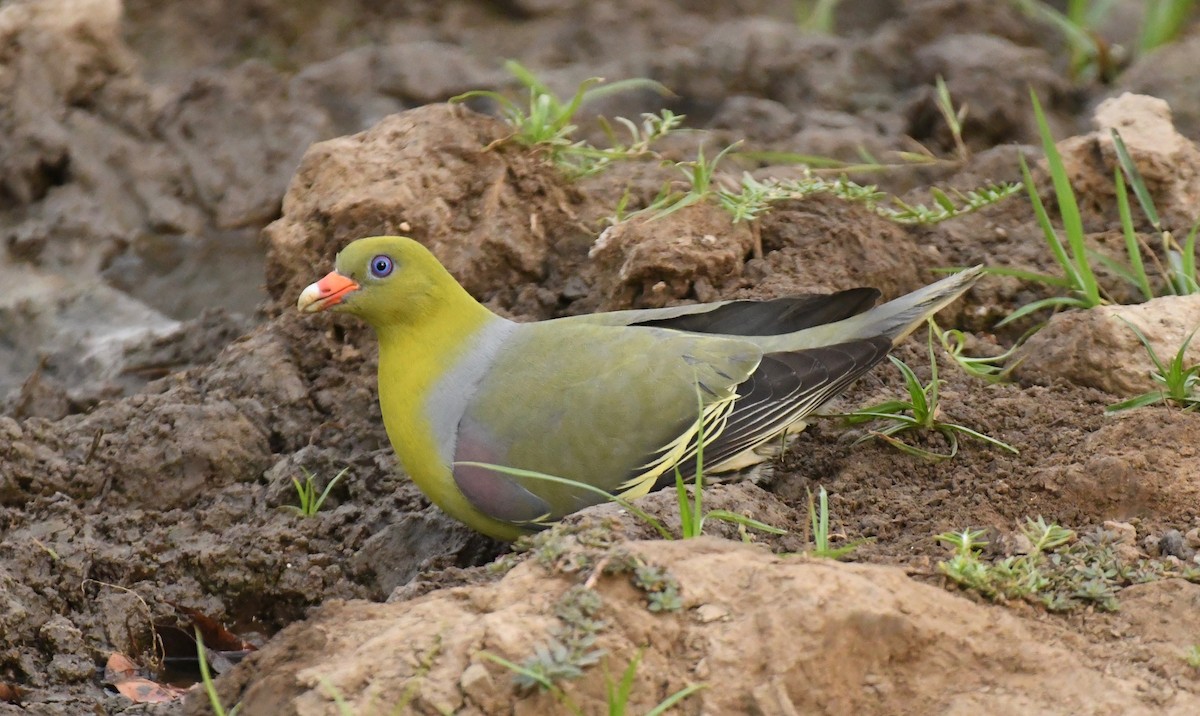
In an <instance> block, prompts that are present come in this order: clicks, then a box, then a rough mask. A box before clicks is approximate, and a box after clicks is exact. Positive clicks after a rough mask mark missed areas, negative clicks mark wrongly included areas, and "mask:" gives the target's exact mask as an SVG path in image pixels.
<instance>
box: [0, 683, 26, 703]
mask: <svg viewBox="0 0 1200 716" xmlns="http://www.w3.org/2000/svg"><path fill="white" fill-rule="evenodd" d="M21 696H22V694H21V689H19V688H17V687H16V686H13V685H11V684H0V701H3V702H4V703H8V704H20V703H21Z"/></svg>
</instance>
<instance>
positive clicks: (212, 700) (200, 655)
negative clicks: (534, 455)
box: [196, 627, 242, 716]
mask: <svg viewBox="0 0 1200 716" xmlns="http://www.w3.org/2000/svg"><path fill="white" fill-rule="evenodd" d="M196 656H197V659H198V661H199V663H200V681H201V683H203V684H204V693H205V694H207V695H208V703H209V705H210V706H211V707H212V710H213V713H214V714H215V715H216V716H237V713H238V710H239V709H241V707H242V705H241V704H237V705H235V706H234V707H233V708H232V709H229V710H228V711H226V710H225V705H224V704H222V703H221V695H220V694H218V693H217V685H216V684H215V683H213V677H212V673H210V672H209V670H208V655H207V653H206V652H205V651H204V637H203V636H201V634H200V627H196Z"/></svg>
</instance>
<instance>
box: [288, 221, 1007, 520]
mask: <svg viewBox="0 0 1200 716" xmlns="http://www.w3.org/2000/svg"><path fill="white" fill-rule="evenodd" d="M982 272H983V267H982V266H976V267H974V268H971V269H967V270H964V271H961V272H959V273H957V274H953V275H951V276H949V277H947V278H944V279H942V280H940V281H938V282H936V283H933V284H930V285H928V286H926V287H924V288H921V289H919V290H917V291H915V292H913V293H910V294H907V295H905V296H902V297H900V298H897V299H895V300H893V301H890V302H888V303H884V304H882V305H879V306H875V303H876V301H877V300H878V298H879V297H880V292H879V291H878V290H876V289H873V288H853V289H849V290H844V291H840V292H837V293H832V294H829V295H805V296H795V297H786V298H778V299H773V300H765V301H755V300H728V301H719V302H714V303H699V304H691V305H680V306H674V307H668V308H658V309H630V310H621V311H611V312H603V313H594V314H584V315H576V316H566V317H561V318H553V319H549V320H544V321H534V322H515V321H512V320H509V319H507V318H504V317H501V316H499V315H497V314H496V313H494V312H492V311H491V310H489V309H488V308H487V307H486V306H484V305H483V304H481V303H480V302H479V301H477V300H475V298H474V297H472V296H471V295H470V294H469V293H468V292H467V291H466V290H465V289H464V288H463V287H462V286H461V285H460V284H459V283H458V282H457V281H456V280H455V279H454V277H453V276H452V275H451V274H450V272H449V271H448V270H447V269H446V268H445V267H443V266H442V264H441V263H440V262H439V261H438V260H437V258H436V257H435V256H434V255H433V254H432V253H431V252H430V251H429V250H428V249H427V248H426V247H425V246H424V245H422V244H421V243H420V242H418V241H416V240H414V239H412V238H408V237H402V236H373V237H367V238H361V239H357V240H355V241H352V242H351V243H349V244H347V245H346V246H345V247H344V248H343V249H342V250H341V251H340V252H339V253H338V254H337V256H336V258H335V261H334V270H333V271H331V272H330V273H329V274H328V275H326V276H325V277H324V278H322V279H320V280H319V281H316V282H314V283H312V284H311V285H309V286H308V287H306V288H305V289H304V290H303V291H302V292H301V293H300V295H299V298H298V299H297V303H296V305H297V308H298V309H299V310H300V311H301V312H303V313H315V312H319V311H333V312H344V313H348V314H351V315H353V316H356V317H358V318H359V319H361V320H362V321H364V322H366V323H367V324H368V325H370V327H371V328H373V329H374V332H375V334H376V337H377V340H378V343H379V367H378V397H379V406H380V411H381V413H382V416H383V423H384V427H385V430H386V432H387V435H388V439H389V441H390V442H391V444H392V447H393V449H394V450H395V453H396V456H397V458H398V459H399V461H400V464H401V466H402V467H403V469H404V471H405V472H406V473H407V474H408V476H409V477H410V478H411V479H412V480H413V482H414V483H415V484H416V485H417V487H418V488H419V489H420V490H421V491H422V492H423V493H424V494H425V495H426V496H427V497H428V498H429V499H430V500H431V501H432V502H433V503H434V504H436V505H437V506H438V507H439V508H441V510H443V511H444V512H446V513H447V514H448V515H450V516H451V517H453V518H455V519H457V520H459V521H460V522H463V523H465V524H466V525H467V526H469V527H471V528H472V529H474V530H476V531H478V532H481V533H483V534H485V535H488V536H490V537H493V538H496V539H499V540H514V539H516V538H518V537H520V536H522V535H524V534H528V533H531V532H535V531H537V530H539V529H542V528H545V527H547V526H549V525H551V524H553V523H554V522H556V521H558V520H559V519H561V518H562V517H564V516H566V515H568V514H571V513H573V512H576V511H578V510H580V509H583V508H584V507H588V506H590V505H592V504H596V503H598V502H602V501H604V500H605V499H606V496H607V495H614V496H617V497H619V498H621V499H624V500H632V499H635V498H638V497H641V496H643V495H645V494H646V493H648V492H649V491H650V490H652V489H654V488H655V487H656V486H663V485H666V484H670V483H673V482H674V479H675V471H676V469H678V470H679V471H680V475H681V476H683V477H685V478H690V477H693V476H694V472H695V469H696V465H695V463H696V460H695V459H694V458H696V457H697V455H696V453H697V443H698V442H700V440H699V438H701V437H702V443H701V444H700V446H699V447H700V452H701V455H700V457H701V458H702V460H703V466H702V471H703V474H704V475H708V474H712V473H721V472H728V471H739V470H746V469H747V468H750V467H751V466H753V465H755V464H756V463H760V462H762V461H764V460H766V459H768V458H769V453H770V450H768V449H766V448H768V447H769V446H770V445H772V444H774V445H775V446H776V447H777V446H778V442H779V438H780V436H781V435H785V434H788V433H790V432H794V431H796V430H797V429H799V428H802V427H803V424H804V418H805V417H806V416H808V415H810V414H811V413H812V412H813V411H814V410H816V409H818V408H819V407H821V406H822V405H823V404H824V403H826V402H828V401H829V400H831V399H832V398H834V397H835V396H837V395H838V394H840V393H841V392H842V391H843V390H845V389H846V388H847V387H848V386H849V385H850V384H851V383H852V382H854V381H855V380H856V379H857V378H859V377H860V376H862V375H863V374H864V373H866V372H867V371H868V370H870V369H871V368H872V367H873V366H874V365H876V364H877V363H879V362H880V361H882V360H883V359H884V357H886V356H887V354H888V352H889V351H890V350H891V349H892V348H893V346H894V345H896V343H897V342H898V341H900V340H901V339H902V338H904V337H905V336H906V335H908V334H909V333H910V332H912V331H913V330H914V329H915V328H916V327H917V326H919V325H920V324H921V323H923V322H924V321H925V320H926V319H927V318H928V317H930V316H932V315H933V314H934V313H936V312H937V311H939V310H940V309H942V308H943V307H944V306H946V305H947V304H949V303H951V302H952V301H954V300H955V299H956V298H958V297H959V296H960V295H961V294H962V293H963V292H965V291H966V290H967V289H968V288H970V287H971V285H972V284H974V283H975V281H976V280H977V279H978V278H979V277H980V275H981V274H982ZM516 471H526V472H521V473H518V472H516ZM529 472H532V473H541V474H543V475H551V476H555V477H558V478H565V480H568V481H570V483H565V482H562V481H550V480H546V479H540V478H538V477H535V476H531V475H529V474H528V473H529ZM580 484H582V485H587V486H590V487H591V488H592V489H587V488H586V487H582V486H580ZM595 488H599V490H597V489H595ZM597 492H599V493H600V494H597Z"/></svg>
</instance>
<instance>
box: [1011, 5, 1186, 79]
mask: <svg viewBox="0 0 1200 716" xmlns="http://www.w3.org/2000/svg"><path fill="white" fill-rule="evenodd" d="M1012 2H1013V4H1014V5H1016V6H1017V7H1018V8H1020V9H1021V10H1022V11H1023V12H1024V13H1025V14H1026V15H1028V16H1030V17H1032V18H1035V19H1038V20H1042V21H1044V22H1046V23H1048V24H1049V25H1050V26H1052V27H1053V28H1055V29H1056V30H1058V32H1059V33H1060V34H1061V35H1062V37H1063V40H1064V41H1065V42H1066V44H1067V46H1068V47H1069V48H1070V50H1071V56H1070V64H1069V67H1068V71H1069V73H1070V76H1071V77H1072V78H1076V79H1078V78H1081V77H1084V76H1095V77H1096V78H1097V79H1100V80H1101V81H1104V82H1108V81H1111V80H1112V79H1113V78H1115V77H1116V75H1117V73H1118V71H1119V70H1120V67H1121V64H1122V62H1121V60H1122V58H1123V56H1124V55H1126V54H1128V53H1127V52H1126V51H1125V50H1123V49H1122V48H1120V47H1118V46H1114V45H1113V44H1111V43H1110V42H1108V41H1107V40H1105V39H1104V38H1103V37H1102V36H1101V34H1100V30H1101V28H1102V27H1103V25H1104V23H1105V21H1106V18H1107V17H1108V15H1109V13H1110V12H1111V11H1112V8H1113V6H1114V5H1116V4H1117V3H1116V2H1114V1H1113V0H1067V3H1066V7H1065V8H1064V9H1063V10H1058V9H1057V8H1056V7H1054V6H1053V5H1051V4H1050V3H1048V2H1045V0H1012ZM1143 7H1144V8H1145V14H1144V15H1143V16H1142V25H1141V28H1140V31H1139V33H1138V42H1137V47H1136V50H1137V52H1138V53H1139V54H1145V53H1147V52H1150V51H1151V50H1153V49H1155V48H1157V47H1160V46H1162V45H1165V44H1167V43H1168V42H1171V41H1172V40H1174V39H1175V38H1177V37H1179V35H1180V34H1181V33H1182V32H1183V30H1184V29H1185V28H1186V27H1187V24H1188V22H1189V21H1190V20H1191V16H1192V14H1193V12H1194V11H1195V7H1196V2H1195V0H1146V2H1144V3H1143Z"/></svg>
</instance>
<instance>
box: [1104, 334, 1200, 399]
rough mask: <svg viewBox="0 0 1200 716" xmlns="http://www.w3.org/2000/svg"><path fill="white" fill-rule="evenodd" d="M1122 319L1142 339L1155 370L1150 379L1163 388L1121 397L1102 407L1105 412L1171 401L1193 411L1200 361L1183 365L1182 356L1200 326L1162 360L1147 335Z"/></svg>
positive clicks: (1198, 391)
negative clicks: (1166, 358) (1122, 398)
mask: <svg viewBox="0 0 1200 716" xmlns="http://www.w3.org/2000/svg"><path fill="white" fill-rule="evenodd" d="M1118 317H1119V316H1118ZM1121 320H1122V321H1124V322H1125V325H1127V326H1129V330H1131V331H1133V333H1134V335H1136V336H1137V338H1138V340H1139V341H1140V342H1141V344H1142V347H1143V348H1145V349H1146V355H1148V356H1150V361H1151V362H1152V363H1154V371H1152V372H1151V373H1150V378H1151V379H1152V380H1153V381H1154V382H1156V383H1158V384H1160V385H1161V386H1162V388H1161V389H1159V390H1152V391H1149V392H1146V393H1142V394H1141V395H1137V396H1134V397H1132V398H1129V399H1128V400H1122V401H1121V402H1119V403H1114V404H1113V405H1110V406H1108V408H1106V409H1105V411H1104V412H1105V414H1106V415H1112V414H1113V413H1119V412H1122V411H1125V410H1132V409H1134V408H1141V407H1145V406H1147V405H1154V404H1156V403H1168V404H1173V405H1175V406H1177V407H1180V408H1183V409H1184V410H1195V409H1196V408H1198V407H1200V364H1197V365H1192V366H1186V367H1185V366H1184V355H1185V354H1186V353H1187V349H1188V346H1189V345H1191V343H1192V339H1193V338H1194V337H1195V336H1196V331H1197V330H1200V327H1197V328H1196V329H1194V330H1193V331H1192V332H1191V333H1190V334H1188V337H1187V338H1186V339H1185V340H1184V341H1183V345H1181V346H1179V350H1177V351H1175V355H1174V356H1173V357H1172V358H1171V360H1170V362H1167V363H1164V362H1163V361H1162V359H1161V358H1159V357H1158V354H1157V353H1156V352H1155V351H1154V347H1153V346H1151V345H1150V341H1149V340H1147V338H1146V335H1145V334H1144V333H1142V332H1141V331H1140V330H1139V329H1138V327H1137V326H1135V325H1133V324H1132V323H1130V322H1129V321H1126V320H1125V319H1124V318H1121Z"/></svg>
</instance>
